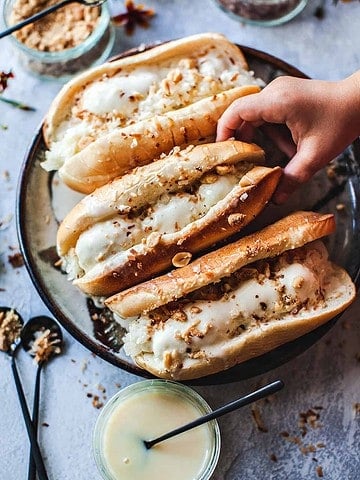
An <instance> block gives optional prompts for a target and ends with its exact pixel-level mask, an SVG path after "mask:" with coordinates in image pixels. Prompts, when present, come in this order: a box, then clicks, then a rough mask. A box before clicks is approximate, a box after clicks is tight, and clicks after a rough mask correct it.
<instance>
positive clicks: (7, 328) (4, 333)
mask: <svg viewBox="0 0 360 480" xmlns="http://www.w3.org/2000/svg"><path fill="white" fill-rule="evenodd" d="M21 327H22V323H21V320H20V317H19V315H17V314H16V313H15V312H14V310H8V311H7V312H3V311H2V312H1V311H0V350H2V351H3V352H7V351H8V350H9V349H10V346H11V344H12V343H14V342H15V341H16V340H17V339H18V338H19V337H20V332H21Z"/></svg>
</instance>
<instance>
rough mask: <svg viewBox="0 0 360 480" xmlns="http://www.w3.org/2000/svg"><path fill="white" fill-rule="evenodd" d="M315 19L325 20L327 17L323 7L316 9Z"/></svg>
mask: <svg viewBox="0 0 360 480" xmlns="http://www.w3.org/2000/svg"><path fill="white" fill-rule="evenodd" d="M314 17H316V18H317V19H318V20H323V19H324V17H325V10H324V7H323V6H322V5H319V6H318V7H316V8H315V10H314Z"/></svg>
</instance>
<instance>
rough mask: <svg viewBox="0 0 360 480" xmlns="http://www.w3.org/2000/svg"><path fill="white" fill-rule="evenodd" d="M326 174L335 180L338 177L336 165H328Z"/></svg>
mask: <svg viewBox="0 0 360 480" xmlns="http://www.w3.org/2000/svg"><path fill="white" fill-rule="evenodd" d="M326 174H327V177H328V179H329V180H335V179H336V177H337V175H336V170H335V166H334V165H332V164H330V165H329V166H328V167H326Z"/></svg>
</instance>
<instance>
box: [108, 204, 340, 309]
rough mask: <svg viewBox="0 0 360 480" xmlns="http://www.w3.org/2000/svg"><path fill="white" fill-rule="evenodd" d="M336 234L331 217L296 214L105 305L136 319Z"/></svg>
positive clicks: (314, 214) (312, 213)
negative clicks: (246, 268) (252, 265)
mask: <svg viewBox="0 0 360 480" xmlns="http://www.w3.org/2000/svg"><path fill="white" fill-rule="evenodd" d="M334 230H335V220H334V216H333V215H332V214H320V213H314V212H303V211H299V212H295V213H293V214H291V215H289V216H287V217H285V218H283V219H281V220H279V221H277V222H276V223H274V224H272V225H269V226H268V227H265V228H264V229H263V230H261V231H258V232H255V233H253V234H252V235H249V236H246V237H243V238H241V239H240V240H238V241H237V242H234V243H231V244H228V245H226V246H224V247H222V248H220V249H218V250H214V251H212V252H210V253H208V254H206V255H204V256H202V257H200V258H198V259H197V260H195V261H194V262H192V263H190V264H189V265H187V266H185V267H182V268H179V269H177V270H174V271H172V272H170V273H168V274H166V275H162V276H160V277H157V278H154V279H152V280H149V281H147V282H146V283H142V284H140V285H137V286H135V287H132V288H130V289H128V290H126V291H124V292H120V293H118V294H116V295H114V296H112V297H110V298H108V299H107V300H106V305H107V306H108V307H109V308H110V310H112V311H113V312H115V313H116V314H118V315H120V316H121V317H125V318H126V317H133V316H136V315H139V314H140V313H142V312H148V311H151V310H153V309H154V308H157V307H159V306H161V305H165V304H167V303H169V302H171V301H174V300H177V299H179V298H181V297H183V296H184V295H186V294H188V293H190V292H192V291H194V290H197V289H199V288H201V287H203V286H205V285H208V284H209V283H214V282H217V281H219V280H220V279H221V278H223V277H226V276H228V275H230V274H232V273H234V272H235V271H237V270H239V269H240V268H241V267H243V266H245V265H248V264H249V263H252V262H255V261H257V260H260V259H264V258H270V257H275V256H277V255H280V254H281V253H282V252H284V251H286V250H291V249H294V248H298V247H301V246H303V245H305V244H306V243H309V242H311V241H313V240H316V239H318V238H321V237H323V236H325V235H329V234H330V233H332V232H333V231H334Z"/></svg>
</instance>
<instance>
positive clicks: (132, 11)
mask: <svg viewBox="0 0 360 480" xmlns="http://www.w3.org/2000/svg"><path fill="white" fill-rule="evenodd" d="M125 8H126V12H125V13H120V14H119V15H115V16H114V17H112V20H113V22H114V24H115V25H118V26H124V27H125V32H126V33H127V34H128V35H131V34H132V33H133V32H134V30H135V27H136V26H137V25H140V27H142V28H147V27H148V26H149V20H150V18H151V17H153V16H154V15H155V10H153V9H152V8H148V7H146V6H145V5H143V4H138V5H137V4H136V3H134V2H133V1H132V0H126V2H125Z"/></svg>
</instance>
